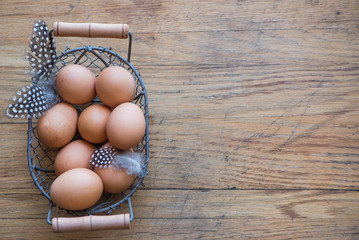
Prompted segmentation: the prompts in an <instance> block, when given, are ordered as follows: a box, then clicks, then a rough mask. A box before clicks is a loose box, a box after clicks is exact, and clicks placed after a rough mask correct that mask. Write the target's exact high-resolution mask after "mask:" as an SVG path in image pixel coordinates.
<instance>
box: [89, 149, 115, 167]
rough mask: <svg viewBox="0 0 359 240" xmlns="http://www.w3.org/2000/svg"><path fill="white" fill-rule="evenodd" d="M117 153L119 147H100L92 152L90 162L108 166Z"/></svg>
mask: <svg viewBox="0 0 359 240" xmlns="http://www.w3.org/2000/svg"><path fill="white" fill-rule="evenodd" d="M116 154H117V149H116V148H114V147H103V148H98V149H96V150H95V152H94V153H93V154H92V157H91V160H90V162H91V164H92V166H94V167H99V168H107V167H108V166H110V165H111V163H112V162H113V160H114V157H115V155H116Z"/></svg>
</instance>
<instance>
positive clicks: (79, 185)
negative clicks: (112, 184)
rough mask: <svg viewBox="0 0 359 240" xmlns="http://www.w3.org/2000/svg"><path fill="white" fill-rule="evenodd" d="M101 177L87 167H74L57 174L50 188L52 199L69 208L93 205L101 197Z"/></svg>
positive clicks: (79, 208) (83, 207)
mask: <svg viewBox="0 0 359 240" xmlns="http://www.w3.org/2000/svg"><path fill="white" fill-rule="evenodd" d="M102 192H103V183H102V180H101V178H100V177H99V176H98V175H97V174H96V173H95V172H93V171H91V170H89V169H87V168H74V169H71V170H69V171H67V172H64V173H63V174H61V175H60V176H58V177H57V178H56V179H55V181H54V182H53V183H52V185H51V188H50V196H51V199H52V201H53V202H54V203H55V204H56V205H58V206H59V207H62V208H65V209H69V210H82V209H86V208H89V207H91V206H92V205H94V204H95V203H96V202H97V201H98V200H99V199H100V197H101V195H102Z"/></svg>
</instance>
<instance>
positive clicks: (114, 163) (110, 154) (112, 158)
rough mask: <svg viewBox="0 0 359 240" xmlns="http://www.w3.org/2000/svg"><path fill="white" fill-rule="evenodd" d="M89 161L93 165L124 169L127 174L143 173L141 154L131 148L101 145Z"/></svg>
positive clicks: (137, 174) (138, 174)
mask: <svg viewBox="0 0 359 240" xmlns="http://www.w3.org/2000/svg"><path fill="white" fill-rule="evenodd" d="M90 162H91V164H92V166H94V167H99V168H107V167H109V168H114V169H117V170H118V169H124V170H126V172H127V173H128V174H129V175H136V176H140V175H142V174H143V165H142V155H141V154H140V153H137V152H133V151H131V150H126V151H122V150H118V149H116V148H114V147H102V148H99V149H96V150H95V152H94V153H93V154H92V157H91V160H90Z"/></svg>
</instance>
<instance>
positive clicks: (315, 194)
mask: <svg viewBox="0 0 359 240" xmlns="http://www.w3.org/2000/svg"><path fill="white" fill-rule="evenodd" d="M358 194H359V193H357V192H350V191H329V192H328V191H293V190H292V191H276V192H272V191H253V190H248V191H243V190H241V191H239V190H234V191H228V190H225V191H223V190H213V191H198V190H189V191H188V190H186V191H184V190H139V191H138V192H137V194H136V196H134V197H133V204H134V205H135V206H136V208H135V209H134V215H135V220H134V222H133V223H132V226H133V227H131V228H132V229H131V230H130V231H126V230H125V231H121V233H123V234H120V236H119V238H120V239H126V238H128V237H132V238H134V239H148V238H150V239H152V238H155V239H168V238H171V239H172V238H174V239H183V238H191V239H197V238H201V237H202V238H204V239H223V238H231V237H234V238H237V237H241V238H244V239H248V238H252V237H259V236H260V237H261V238H264V239H271V238H272V239H273V238H281V239H288V237H289V238H297V239H298V238H308V237H314V236H315V237H318V238H320V237H325V236H326V233H327V232H328V231H333V232H334V235H333V237H340V238H350V237H355V235H352V234H351V233H352V230H353V229H356V230H358V223H359V219H358V217H357V214H356V213H357V212H358V210H359V203H358V201H357V198H358ZM39 198H40V196H38V195H36V194H21V195H20V196H18V195H14V194H1V200H0V203H1V205H2V206H3V207H4V209H5V211H6V213H7V217H6V218H0V222H2V226H4V225H5V226H8V227H9V228H8V229H10V230H8V232H6V234H5V239H7V237H9V239H10V238H11V236H15V235H12V233H11V229H12V228H16V225H17V224H22V223H23V224H24V225H26V222H27V221H29V220H31V221H34V222H36V223H37V227H36V228H37V232H45V233H48V234H50V236H51V237H52V238H56V239H57V238H59V239H60V238H64V237H66V236H67V237H68V236H72V237H75V238H76V237H80V236H81V237H82V238H89V239H92V238H97V237H99V236H101V235H102V234H104V231H100V232H92V233H81V235H80V234H79V233H74V234H56V235H54V234H52V233H50V230H51V227H50V226H48V225H47V223H46V221H45V216H46V214H47V210H46V209H47V203H46V202H47V201H46V200H45V198H43V199H42V200H44V201H37V200H39ZM20 199H22V200H21V201H19V200H20ZM11 201H18V202H19V206H20V208H17V209H14V210H12V209H11V204H9V203H10V202H11ZM45 203H46V204H45ZM343 203H345V205H343ZM126 211H127V209H122V212H126ZM24 212H26V215H25V214H24ZM39 213H42V215H43V217H41V216H40V217H39ZM56 214H59V215H61V214H63V213H61V212H60V213H56ZM56 216H58V215H56ZM17 221H18V222H17ZM337 223H341V224H337ZM269 226H272V227H270V229H269V228H268V227H269ZM350 228H352V229H350ZM279 233H280V234H279ZM106 234H109V235H108V236H109V237H114V235H115V234H118V232H116V233H114V232H113V231H106ZM16 236H19V235H16ZM20 236H21V235H20ZM23 236H25V235H23ZM35 236H39V235H34V237H35Z"/></svg>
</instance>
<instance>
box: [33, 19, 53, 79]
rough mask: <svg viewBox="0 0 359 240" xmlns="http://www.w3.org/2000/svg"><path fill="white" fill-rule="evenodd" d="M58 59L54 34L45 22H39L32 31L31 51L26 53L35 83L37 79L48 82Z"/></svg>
mask: <svg viewBox="0 0 359 240" xmlns="http://www.w3.org/2000/svg"><path fill="white" fill-rule="evenodd" d="M55 58H56V46H55V40H54V37H53V35H52V33H50V32H49V28H48V27H47V25H46V23H45V22H44V21H43V20H38V21H37V22H36V23H35V24H34V25H33V29H32V35H31V39H30V42H29V50H27V51H26V60H27V61H28V62H29V64H30V66H31V69H32V70H31V74H32V76H33V78H32V80H33V82H35V81H37V78H38V79H39V80H40V81H41V80H45V81H46V80H47V79H48V77H49V75H50V74H51V72H52V69H53V65H54V60H55Z"/></svg>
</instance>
